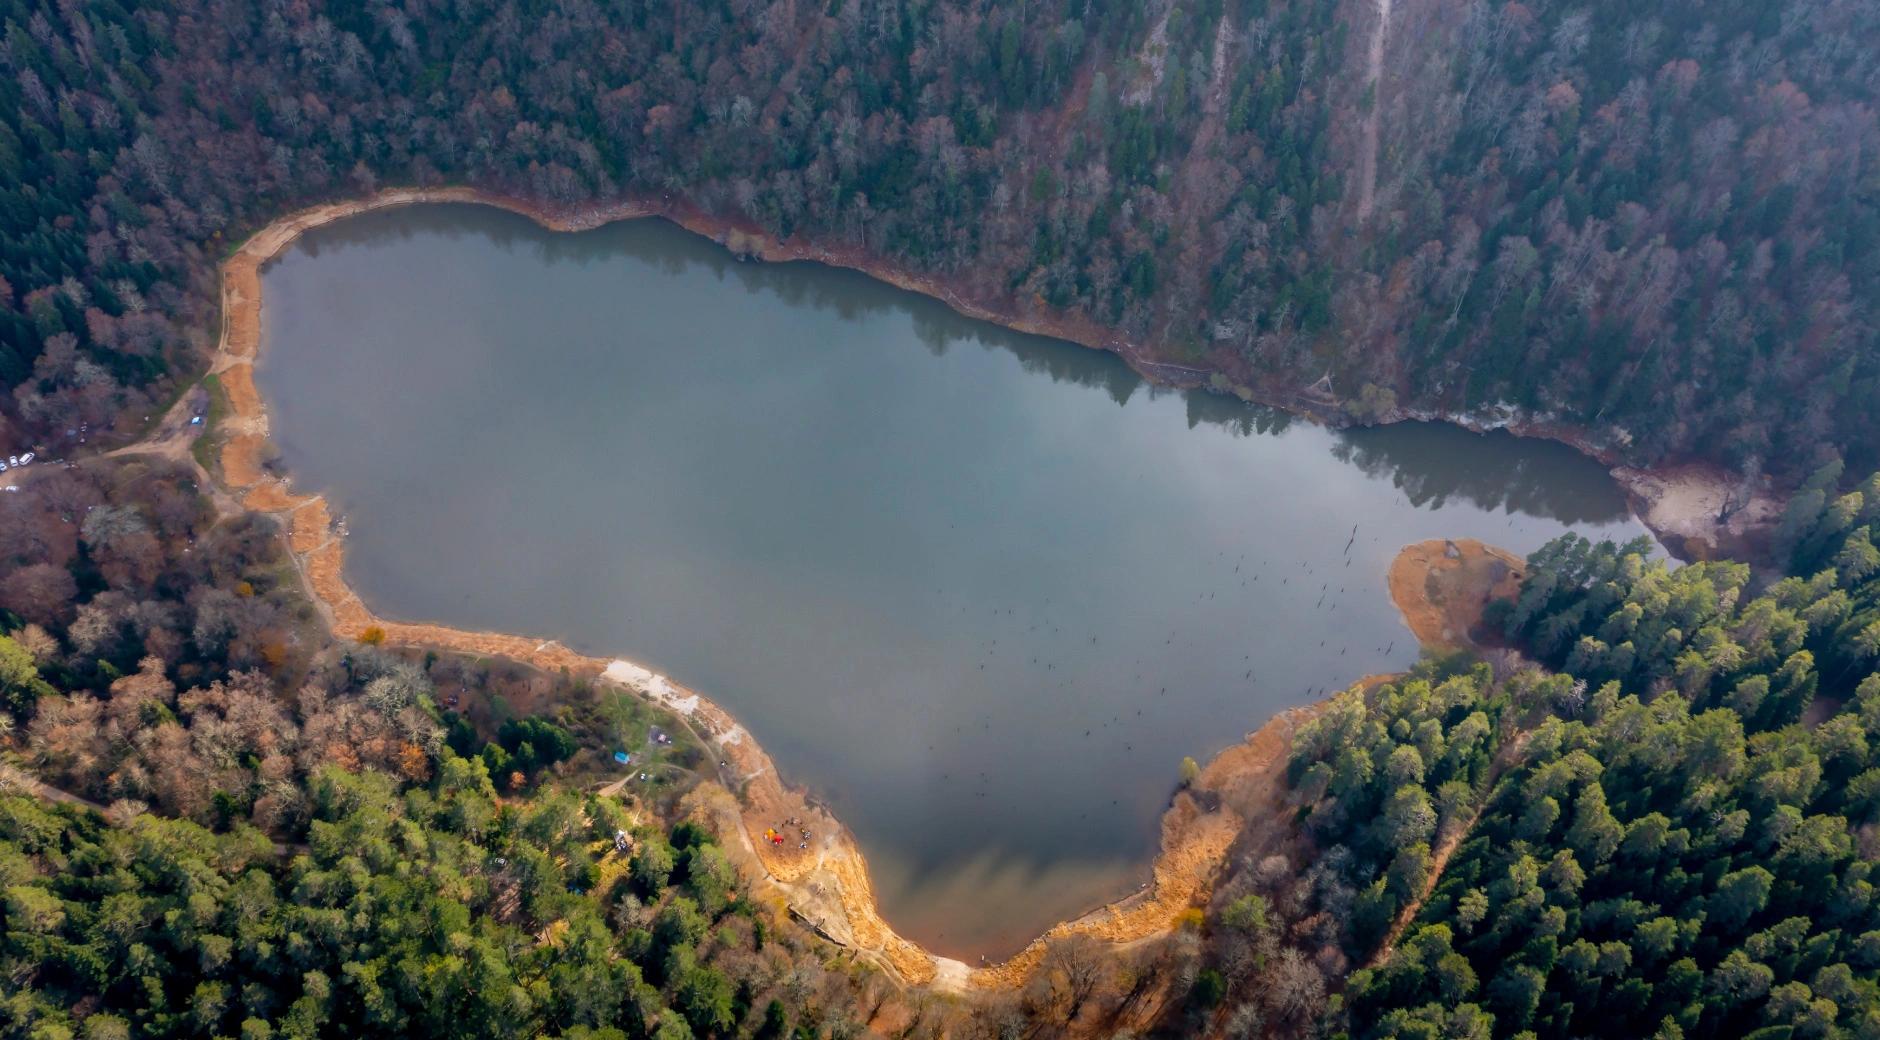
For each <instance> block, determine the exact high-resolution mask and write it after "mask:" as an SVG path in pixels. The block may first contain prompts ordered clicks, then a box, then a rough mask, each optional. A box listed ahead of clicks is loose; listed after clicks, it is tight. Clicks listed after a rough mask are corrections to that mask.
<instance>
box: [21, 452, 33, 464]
mask: <svg viewBox="0 0 1880 1040" xmlns="http://www.w3.org/2000/svg"><path fill="white" fill-rule="evenodd" d="M31 461H33V453H32V452H30V451H29V452H27V453H26V454H24V455H21V456H20V465H22V466H24V465H26V464H27V463H29V462H31Z"/></svg>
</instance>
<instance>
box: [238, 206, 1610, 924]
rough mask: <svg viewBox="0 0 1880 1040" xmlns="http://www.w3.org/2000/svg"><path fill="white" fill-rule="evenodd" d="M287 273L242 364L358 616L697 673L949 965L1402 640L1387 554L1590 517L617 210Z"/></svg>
mask: <svg viewBox="0 0 1880 1040" xmlns="http://www.w3.org/2000/svg"><path fill="white" fill-rule="evenodd" d="M353 249H356V250H358V252H357V253H356V254H349V255H348V256H347V257H346V258H345V259H344V260H341V259H340V258H339V256H338V254H339V253H341V252H343V251H347V250H353ZM297 250H298V252H299V254H300V255H301V256H302V257H303V258H313V259H318V258H319V257H321V256H322V255H325V256H327V257H328V258H329V263H327V264H325V265H315V264H299V263H297V265H296V269H295V270H294V271H293V272H292V273H291V275H290V274H289V272H288V271H287V270H286V268H285V267H284V268H283V269H282V270H281V271H279V272H277V274H276V276H274V277H276V278H277V280H276V281H275V282H272V283H270V285H269V287H268V289H267V291H268V292H269V293H270V294H274V293H277V292H278V293H279V295H278V296H271V299H272V300H275V301H277V302H276V303H275V304H274V305H273V306H272V307H271V308H270V310H269V312H268V314H269V315H270V316H269V318H268V319H267V320H268V321H270V322H274V323H278V324H277V325H274V326H271V328H272V329H274V330H275V331H270V333H269V335H270V336H274V335H275V333H276V332H279V333H281V335H280V338H279V342H278V343H276V344H275V345H272V346H270V348H269V353H270V355H271V356H270V360H269V362H268V364H267V365H266V366H264V371H263V372H262V373H261V379H260V381H261V383H262V384H263V385H262V390H263V392H264V393H265V394H267V395H268V396H269V400H270V407H271V408H273V409H274V412H275V415H274V418H275V420H276V432H277V434H278V435H279V437H280V439H281V441H282V450H283V455H284V457H285V458H287V459H288V462H289V465H290V467H291V468H293V469H294V470H295V472H296V473H306V474H309V475H315V476H319V475H322V474H323V475H324V480H323V484H324V485H325V487H324V489H325V490H327V491H328V492H329V494H332V495H335V496H338V497H337V498H336V499H335V500H336V501H347V500H348V499H351V500H352V502H353V504H355V505H356V506H357V508H358V511H359V514H360V519H359V523H358V524H357V525H356V527H355V529H354V532H353V535H352V537H353V541H352V543H351V544H350V546H349V550H348V552H349V559H351V560H353V561H354V565H355V566H358V567H360V568H362V569H369V570H370V572H371V578H370V579H367V580H368V581H369V583H370V584H371V585H372V586H374V587H371V588H368V587H364V586H363V584H362V587H361V588H360V591H361V593H362V594H364V595H367V596H368V598H371V599H373V600H374V602H375V605H381V609H382V610H385V611H386V612H387V613H390V614H393V615H395V616H410V617H427V618H436V619H438V620H441V621H447V622H450V623H456V624H464V625H467V626H470V627H492V628H503V629H506V630H514V631H528V632H542V633H543V634H544V635H553V636H555V637H556V638H561V639H563V640H564V641H566V642H568V644H569V645H571V646H577V647H579V648H582V649H586V650H589V651H590V652H595V653H625V654H630V655H633V656H636V657H641V656H644V657H645V659H646V661H647V663H648V664H649V665H652V666H655V667H661V668H664V669H667V670H670V671H672V672H673V673H674V674H676V675H679V676H681V677H682V678H684V679H686V680H687V681H689V682H693V683H695V684H697V685H699V686H700V688H702V689H708V690H710V691H711V692H712V694H713V695H714V696H715V697H717V698H719V699H720V700H721V702H723V703H725V704H726V705H727V707H729V708H731V709H732V710H734V711H736V712H737V713H738V714H739V715H740V717H741V718H742V719H743V720H744V721H745V722H746V724H747V725H750V726H751V728H752V729H753V731H754V732H757V733H759V734H760V735H761V738H762V739H763V740H764V743H765V745H766V747H767V748H768V749H769V750H770V751H771V752H772V754H773V757H775V758H776V759H777V762H778V765H779V768H780V769H783V770H784V771H785V772H786V774H788V775H789V776H790V777H791V778H792V780H794V781H796V782H802V783H808V784H810V785H811V786H812V788H814V789H816V790H818V791H819V792H820V793H823V794H826V795H828V796H829V800H830V801H831V802H832V804H834V805H836V807H837V809H838V812H839V814H840V815H841V816H842V817H843V819H844V820H845V822H847V823H849V825H850V826H851V827H852V828H853V829H854V830H855V831H856V833H857V834H858V836H859V837H861V838H862V839H863V844H864V848H865V849H866V850H867V851H868V854H869V856H870V858H871V863H872V872H873V873H874V875H875V878H876V889H877V892H878V894H879V895H880V896H881V898H882V900H883V905H884V907H885V908H886V912H887V913H888V916H889V919H890V920H892V921H894V922H895V924H896V926H897V927H899V928H901V929H902V930H903V932H904V933H906V934H910V935H912V936H915V937H917V938H919V939H921V940H922V941H925V942H930V943H933V944H937V945H936V948H939V949H942V950H944V951H946V952H952V953H959V954H961V955H969V956H970V955H971V953H977V952H993V951H1003V952H1010V951H1011V950H1012V949H1014V948H1016V946H1018V945H1020V944H1022V943H1023V942H1024V941H1025V940H1027V939H1029V938H1030V937H1031V936H1032V935H1034V934H1036V932H1037V931H1038V930H1040V929H1042V928H1043V927H1046V926H1048V925H1049V924H1050V923H1052V922H1054V921H1056V920H1060V919H1062V918H1064V917H1066V916H1069V915H1072V914H1075V913H1077V912H1079V911H1082V910H1085V909H1088V908H1090V907H1091V906H1092V905H1093V904H1096V903H1099V902H1101V901H1103V900H1105V899H1108V898H1112V897H1115V896H1117V895H1119V894H1122V893H1123V892H1125V891H1127V890H1128V889H1129V888H1132V887H1134V885H1135V884H1136V883H1138V882H1139V881H1140V880H1142V879H1143V877H1144V876H1145V875H1146V870H1145V868H1146V866H1147V859H1148V856H1149V854H1150V853H1151V852H1152V850H1153V848H1154V845H1155V841H1156V837H1157V833H1158V828H1157V826H1156V819H1157V817H1158V816H1159V813H1160V810H1161V808H1162V807H1163V805H1164V804H1166V798H1167V795H1168V792H1169V790H1170V789H1172V786H1173V783H1174V768H1175V764H1176V763H1178V762H1180V760H1181V758H1182V756H1183V755H1188V754H1194V755H1197V756H1204V755H1206V754H1208V753H1211V750H1213V749H1218V748H1219V747H1221V746H1222V745H1223V744H1224V743H1225V742H1227V741H1230V740H1231V739H1232V736H1233V734H1234V733H1237V732H1240V731H1241V730H1242V729H1244V728H1251V727H1253V726H1257V725H1258V724H1259V723H1260V722H1261V721H1263V720H1264V719H1265V718H1266V717H1268V716H1269V715H1270V714H1271V713H1272V712H1273V711H1275V710H1278V709H1280V708H1284V707H1287V706H1290V705H1292V704H1297V703H1301V702H1302V701H1303V700H1304V699H1307V698H1309V697H1310V696H1311V695H1312V691H1313V690H1317V689H1325V688H1327V687H1328V686H1331V685H1335V684H1337V683H1339V682H1342V681H1347V680H1349V679H1350V678H1352V677H1354V676H1356V675H1359V674H1364V672H1366V671H1378V670H1386V669H1390V668H1396V667H1403V666H1405V665H1406V664H1407V663H1408V661H1409V660H1411V659H1414V654H1415V651H1414V649H1412V648H1411V647H1410V646H1409V644H1408V642H1407V641H1404V637H1405V635H1407V633H1404V632H1403V631H1402V630H1401V621H1400V620H1399V619H1398V617H1397V615H1396V612H1395V610H1394V608H1392V607H1391V606H1390V605H1389V603H1388V601H1387V599H1386V598H1385V597H1384V596H1383V595H1382V588H1381V586H1382V583H1383V570H1384V568H1385V567H1386V566H1387V564H1388V560H1389V558H1390V555H1391V554H1392V553H1393V552H1394V551H1395V548H1396V546H1397V545H1400V544H1402V543H1403V542H1404V541H1406V540H1414V539H1418V538H1424V537H1436V536H1450V535H1465V534H1467V535H1470V536H1483V537H1494V538H1498V539H1508V540H1507V541H1504V542H1503V544H1507V545H1509V546H1510V547H1511V548H1514V549H1516V550H1517V551H1527V550H1530V549H1532V548H1535V547H1537V546H1538V545H1539V544H1540V542H1541V541H1542V540H1544V539H1545V538H1546V537H1550V536H1551V535H1552V534H1553V533H1555V532H1557V531H1558V530H1559V526H1558V525H1560V524H1562V523H1565V524H1573V525H1599V524H1605V523H1610V522H1615V521H1623V520H1624V519H1625V518H1626V515H1627V514H1626V509H1625V503H1624V501H1623V499H1622V497H1621V496H1620V495H1619V493H1618V490H1617V489H1616V488H1615V487H1614V486H1613V485H1612V483H1611V481H1610V480H1609V478H1608V477H1607V475H1606V474H1605V473H1604V471H1603V470H1602V469H1601V467H1599V466H1598V465H1597V464H1596V463H1593V462H1591V461H1590V460H1588V459H1585V458H1583V457H1579V456H1578V455H1577V454H1576V453H1574V452H1573V451H1572V450H1571V449H1569V448H1566V447H1564V446H1562V445H1553V444H1545V443H1541V442H1536V441H1531V440H1520V439H1517V438H1514V437H1512V436H1509V435H1506V434H1491V435H1487V436H1482V435H1477V434H1474V433H1470V432H1468V431H1466V430H1463V429H1460V428H1458V427H1454V426H1447V425H1440V424H1402V425H1398V426H1394V427H1388V428H1381V429H1367V430H1354V431H1343V432H1327V431H1324V430H1321V429H1319V428H1318V427H1316V426H1314V425H1312V424H1311V423H1309V422H1301V421H1299V420H1296V419H1295V418H1293V417H1292V416H1290V415H1288V414H1286V413H1284V412H1280V411H1278V410H1275V409H1271V408H1264V407H1259V406H1255V405H1250V404H1247V403H1244V402H1242V401H1240V400H1238V399H1236V398H1232V397H1228V396H1224V395H1219V394H1212V393H1208V392H1205V391H1182V390H1174V389H1169V388H1165V387H1157V386H1154V385H1151V384H1147V383H1146V381H1145V380H1144V379H1143V378H1142V377H1141V376H1139V375H1138V374H1137V373H1136V372H1135V371H1133V370H1132V369H1130V368H1129V366H1128V365H1127V364H1125V363H1124V362H1123V361H1122V359H1120V358H1119V357H1117V356H1115V355H1113V354H1110V353H1107V352H1103V351H1097V350H1091V349H1088V348H1085V347H1082V346H1079V345H1076V344H1072V343H1067V342H1064V341H1061V340H1055V339H1050V338H1047V337H1042V336H1036V335H1030V334H1026V333H1020V332H1015V331H1012V330H1008V329H1004V328H1001V327H999V326H997V325H994V324H991V323H988V322H984V321H980V320H977V319H973V318H968V317H965V316H962V315H960V314H958V313H956V312H954V311H953V310H951V309H950V308H948V307H947V306H946V305H945V304H943V303H941V302H939V301H937V300H934V299H931V298H929V297H925V296H921V295H919V294H916V293H912V292H908V291H905V290H901V289H897V288H895V287H893V286H890V285H886V284H884V283H882V282H879V281H876V280H875V279H873V278H870V277H868V276H867V275H864V274H862V273H859V272H855V271H849V270H844V269H839V268H832V267H827V266H825V265H822V264H816V263H809V262H797V263H775V264H773V263H759V262H741V261H739V260H737V259H735V258H734V257H733V256H732V255H731V254H730V253H729V252H728V251H727V250H725V249H724V248H722V247H720V246H719V245H717V244H716V243H713V242H712V241H710V240H709V239H705V238H702V237H699V236H697V235H694V234H692V233H690V232H688V231H685V230H684V229H682V228H679V227H677V226H675V225H671V224H668V223H665V222H663V221H658V220H635V221H627V222H622V223H618V224H613V225H609V226H607V227H604V228H601V229H597V230H595V231H590V232H583V233H580V234H557V233H552V232H547V231H545V230H543V229H541V228H539V227H537V226H536V225H535V224H534V223H533V222H532V221H530V220H529V219H527V218H526V217H522V216H520V215H516V214H510V213H505V212H502V211H498V210H495V209H492V208H489V207H482V206H473V205H437V206H423V207H413V208H405V209H399V210H384V211H379V212H376V213H371V214H366V215H362V216H359V217H356V218H352V219H349V220H346V221H342V222H340V223H337V224H333V225H329V226H327V227H324V228H321V229H320V230H319V231H318V232H317V233H314V234H310V235H308V236H305V237H303V238H302V239H301V240H300V243H299V245H298V246H297ZM535 267H551V268H560V269H561V270H560V271H559V272H557V273H556V275H555V276H553V277H544V276H542V275H541V273H540V272H538V271H535V270H532V268H535ZM576 270H578V271H579V277H575V276H574V272H575V271H576ZM340 293H344V294H346V296H347V299H348V300H349V301H350V305H348V306H343V307H342V306H338V305H337V303H336V301H337V300H338V299H339V294H340ZM916 344H918V346H916ZM974 348H979V349H974ZM943 357H944V358H947V363H946V364H937V363H934V361H933V360H932V359H934V358H943ZM1008 359H1009V360H1008ZM1014 368H1016V369H1018V370H1020V371H1019V372H1014V371H1013V369H1014ZM1021 373H1022V374H1021ZM1025 375H1031V376H1045V377H1048V379H1049V384H1059V385H1064V386H1070V387H1076V388H1080V389H1083V390H1090V391H1096V393H1081V392H1066V391H1062V390H1056V389H1054V388H1053V387H1052V386H1050V385H1049V384H1047V383H1045V382H1044V381H1042V380H1037V379H1027V378H1024V376H1025ZM418 388H423V391H422V392H420V391H419V389H418ZM1099 393H1100V394H1101V396H1100V397H1099V396H1098V394H1099ZM1177 394H1179V395H1180V399H1179V400H1175V399H1174V398H1173V397H1172V396H1171V395H1177ZM1110 405H1114V406H1115V407H1110ZM362 419H369V420H370V421H361V420H362ZM1184 425H1185V427H1186V429H1184ZM1197 430H1199V431H1200V432H1199V433H1193V432H1190V431H1197ZM858 431H859V435H858ZM1219 433H1226V434H1228V436H1227V437H1221V436H1218V434H1219ZM1233 441H1241V443H1232V442H1233ZM1331 460H1337V461H1336V462H1333V461H1331ZM492 474H494V475H495V478H494V479H492ZM1445 507H1448V509H1449V511H1448V512H1446V513H1445V514H1444V515H1443V516H1441V517H1434V516H1432V515H1430V514H1431V513H1433V512H1434V511H1436V510H1439V509H1444V508H1445ZM439 512H442V513H443V514H444V515H448V516H450V517H451V518H452V523H451V524H450V525H449V528H448V530H443V529H440V528H439V527H438V525H437V524H436V515H437V514H438V513H439ZM1486 514H1493V515H1486ZM1503 514H1507V515H1503ZM1515 514H1520V516H1521V517H1524V518H1527V519H1517V518H1516V516H1515ZM1328 517H1335V518H1336V520H1337V521H1338V522H1335V523H1328V522H1327V518H1328ZM1359 519H1362V521H1363V523H1364V537H1363V538H1362V539H1356V538H1355V528H1352V527H1351V521H1355V520H1359ZM1348 529H1349V530H1350V531H1351V532H1352V533H1351V534H1350V535H1348V534H1347V531H1348ZM1628 533H1630V532H1628ZM1353 540H1356V541H1357V545H1356V547H1355V548H1354V546H1353V544H1352V542H1353ZM465 559H474V560H476V561H477V565H476V566H472V567H466V566H464V563H463V561H464V560H465ZM1243 564H1244V567H1243ZM1347 568H1349V570H1347ZM1315 569H1316V570H1317V572H1318V573H1316V574H1315V573H1314V570H1315ZM1347 574H1349V577H1347V576H1346V575H1347ZM1262 575H1264V577H1265V578H1266V581H1265V582H1261V581H1260V578H1261V576H1262ZM356 577H357V578H361V579H364V578H365V575H364V574H363V573H362V574H359V575H356ZM1099 637H1100V640H1101V642H1100V644H1099ZM1308 637H1310V638H1311V642H1307V638H1308ZM1328 638H1329V640H1330V645H1327V642H1324V641H1321V640H1326V639H1328ZM1313 642H1316V643H1318V644H1319V646H1320V647H1324V649H1323V650H1322V651H1320V650H1317V649H1316V648H1315V650H1314V651H1307V650H1306V649H1305V648H1306V647H1308V646H1311V644H1312V643H1313ZM1347 652H1349V656H1347ZM1164 697H1166V698H1167V699H1166V700H1164V699H1163V698H1164ZM1144 709H1147V711H1146V713H1145V710H1144ZM831 749H840V753H839V754H838V753H835V752H832V750H831ZM1006 792H1023V794H1022V796H1020V795H1017V794H1014V795H1012V796H1011V797H1002V796H1003V795H1005V793H1006ZM981 799H984V800H981ZM1106 803H1107V806H1106ZM969 951H970V952H969Z"/></svg>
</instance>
